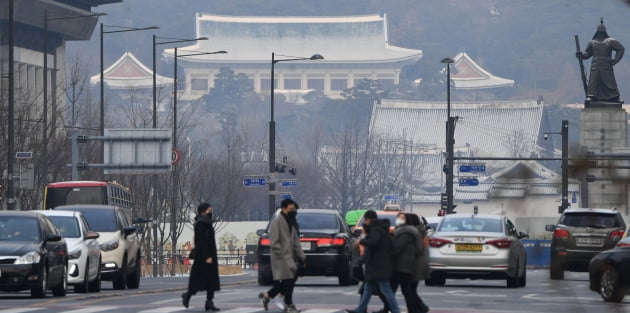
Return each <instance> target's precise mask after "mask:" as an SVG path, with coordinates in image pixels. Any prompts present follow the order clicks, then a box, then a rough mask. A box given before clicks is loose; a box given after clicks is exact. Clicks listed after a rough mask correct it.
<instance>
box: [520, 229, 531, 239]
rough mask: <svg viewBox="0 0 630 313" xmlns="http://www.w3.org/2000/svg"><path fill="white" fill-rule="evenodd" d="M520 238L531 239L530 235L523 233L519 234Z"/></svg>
mask: <svg viewBox="0 0 630 313" xmlns="http://www.w3.org/2000/svg"><path fill="white" fill-rule="evenodd" d="M518 238H519V239H520V238H529V234H528V233H524V232H522V231H519V232H518Z"/></svg>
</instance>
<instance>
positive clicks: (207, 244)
mask: <svg viewBox="0 0 630 313" xmlns="http://www.w3.org/2000/svg"><path fill="white" fill-rule="evenodd" d="M214 236H215V233H214V227H213V226H212V206H210V204H208V203H205V202H204V203H202V204H200V205H199V206H198V207H197V217H195V248H194V250H193V251H194V258H193V260H194V262H193V265H192V269H191V270H190V278H189V280H188V291H186V292H184V293H183V294H182V303H183V304H184V307H186V308H188V304H189V303H190V297H191V296H192V295H194V294H195V293H197V291H203V290H205V291H206V306H205V309H206V311H219V310H220V309H219V308H217V307H216V306H214V302H213V299H214V292H215V291H219V290H221V283H220V281H219V265H218V263H217V244H216V241H215V237H214Z"/></svg>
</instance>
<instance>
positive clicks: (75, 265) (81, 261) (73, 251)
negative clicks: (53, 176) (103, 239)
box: [42, 211, 101, 293]
mask: <svg viewBox="0 0 630 313" xmlns="http://www.w3.org/2000/svg"><path fill="white" fill-rule="evenodd" d="M42 212H43V213H44V214H45V215H47V216H48V217H49V218H50V219H51V220H52V221H53V223H54V224H55V226H56V227H57V229H58V230H59V232H60V233H61V235H62V236H63V237H64V238H65V240H66V243H67V245H68V284H69V285H74V290H75V292H80V293H85V292H99V291H101V271H100V268H101V248H100V246H99V244H98V241H96V239H97V238H98V237H99V235H98V233H96V232H93V231H90V230H89V227H88V223H87V222H86V220H85V218H84V217H83V214H81V212H78V211H42Z"/></svg>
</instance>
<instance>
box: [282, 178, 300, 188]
mask: <svg viewBox="0 0 630 313" xmlns="http://www.w3.org/2000/svg"><path fill="white" fill-rule="evenodd" d="M280 186H282V187H295V186H297V179H284V180H282V181H281V182H280Z"/></svg>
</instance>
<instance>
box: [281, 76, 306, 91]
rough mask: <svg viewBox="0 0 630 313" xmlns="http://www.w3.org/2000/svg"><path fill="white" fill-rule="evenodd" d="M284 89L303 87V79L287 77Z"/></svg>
mask: <svg viewBox="0 0 630 313" xmlns="http://www.w3.org/2000/svg"><path fill="white" fill-rule="evenodd" d="M284 89H302V80H301V79H299V78H289V79H285V80H284Z"/></svg>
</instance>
